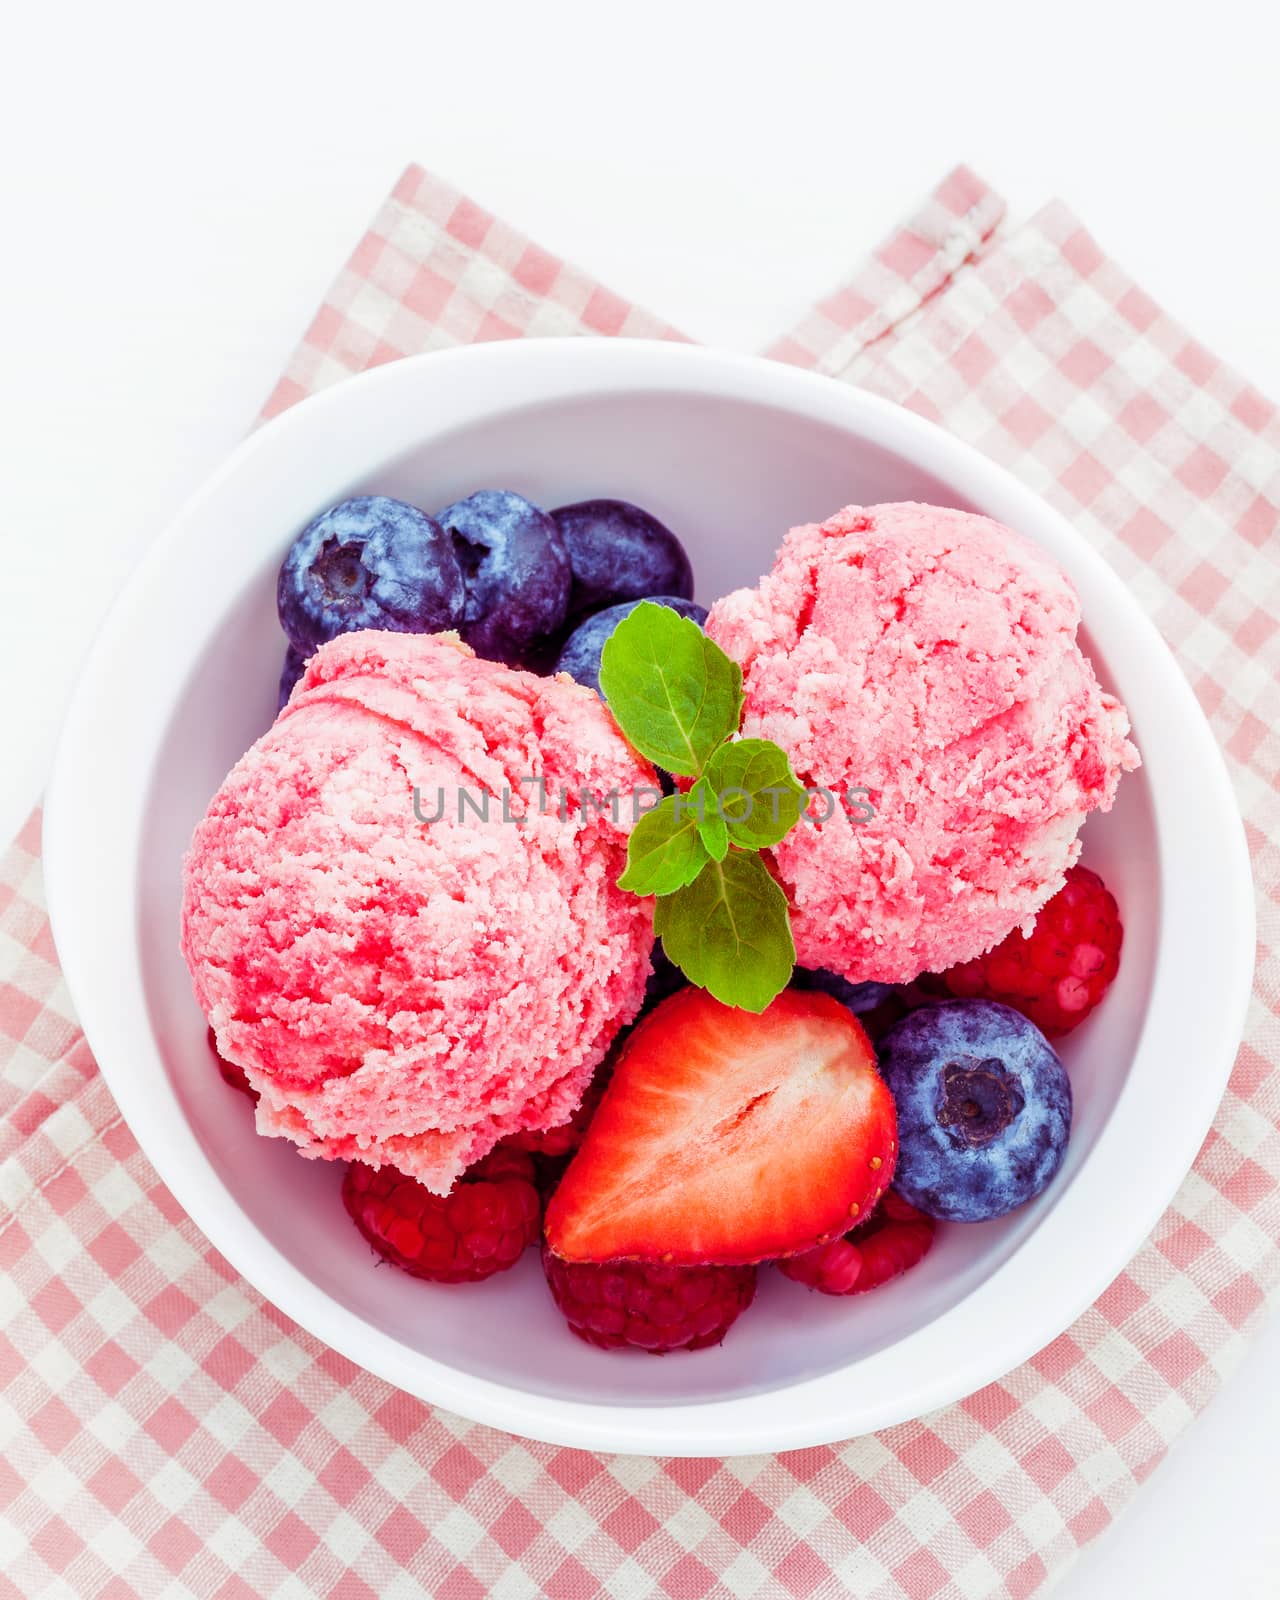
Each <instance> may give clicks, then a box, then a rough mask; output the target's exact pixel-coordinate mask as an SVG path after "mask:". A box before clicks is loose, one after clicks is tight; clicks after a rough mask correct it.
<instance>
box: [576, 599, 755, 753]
mask: <svg viewBox="0 0 1280 1600" xmlns="http://www.w3.org/2000/svg"><path fill="white" fill-rule="evenodd" d="M600 687H601V689H602V690H603V692H604V697H605V700H606V701H607V703H608V706H609V710H610V711H611V712H612V713H613V715H614V717H615V718H616V719H617V722H618V726H619V727H620V728H621V729H622V731H623V733H624V734H626V736H627V738H628V739H629V740H630V741H631V743H632V744H633V745H634V746H635V747H636V749H637V750H639V751H640V753H641V755H645V756H648V758H649V760H650V761H653V762H656V763H657V765H658V766H660V767H665V768H666V770H667V771H668V772H674V773H677V774H678V775H680V776H681V777H686V778H696V777H698V775H699V774H700V773H701V771H702V769H703V767H704V766H705V765H706V761H707V757H708V756H709V755H710V754H711V752H712V751H713V750H714V749H715V748H716V746H717V745H718V744H719V743H720V742H721V741H722V740H723V739H725V738H726V737H727V736H728V735H729V734H731V733H736V732H737V731H738V723H739V721H740V720H741V718H742V669H741V668H740V667H739V666H738V664H737V662H736V661H731V660H730V659H729V657H728V656H727V655H725V653H724V651H723V650H721V648H720V646H719V645H717V644H713V643H712V641H711V640H710V639H708V638H707V636H706V634H705V633H703V631H702V629H701V628H700V627H699V626H698V624H697V623H696V622H691V621H690V620H689V618H688V617H681V616H677V615H676V613H675V612H674V611H669V610H668V609H667V607H666V606H655V605H654V604H653V603H652V602H651V601H648V600H642V601H641V602H640V604H639V605H638V606H637V607H636V608H635V610H634V611H632V612H631V613H630V614H629V615H628V616H625V617H623V619H622V621H621V622H620V623H619V624H618V626H617V627H616V628H615V629H614V630H613V632H612V633H611V634H610V635H609V638H608V639H607V640H606V642H605V647H604V652H603V655H602V657H601V662H600Z"/></svg>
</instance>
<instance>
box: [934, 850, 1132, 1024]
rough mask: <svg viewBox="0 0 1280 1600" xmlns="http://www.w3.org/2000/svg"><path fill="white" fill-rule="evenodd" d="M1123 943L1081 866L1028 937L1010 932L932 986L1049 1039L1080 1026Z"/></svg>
mask: <svg viewBox="0 0 1280 1600" xmlns="http://www.w3.org/2000/svg"><path fill="white" fill-rule="evenodd" d="M1123 937H1124V929H1123V928H1122V927H1121V925H1120V911H1119V908H1118V907H1117V905H1116V902H1115V897H1114V896H1113V895H1112V893H1111V891H1110V890H1109V889H1108V888H1107V886H1106V884H1104V883H1103V881H1102V879H1101V878H1100V877H1099V876H1098V874H1097V873H1096V872H1090V871H1089V869H1088V867H1072V868H1071V870H1070V871H1069V872H1068V873H1067V881H1066V883H1065V884H1064V886H1063V887H1062V888H1061V889H1059V890H1058V892H1057V894H1055V895H1054V897H1053V899H1052V900H1050V901H1049V903H1048V904H1047V905H1046V906H1044V907H1043V908H1042V909H1041V911H1040V914H1039V915H1038V916H1037V917H1036V920H1035V926H1034V927H1033V928H1032V930H1031V934H1030V937H1029V938H1025V939H1024V938H1023V936H1022V934H1021V932H1020V931H1019V930H1018V929H1017V928H1015V929H1014V930H1013V932H1012V933H1011V934H1010V935H1009V937H1008V938H1007V939H1004V940H1002V941H1001V942H1000V943H999V944H998V945H996V947H995V949H994V950H988V951H987V953H986V955H984V956H978V957H977V958H976V959H975V960H973V961H962V962H961V963H960V964H959V965H958V966H955V967H950V968H948V970H947V971H946V972H943V973H940V974H939V975H938V982H939V983H940V984H941V985H942V987H943V988H945V989H946V991H947V992H948V993H950V994H953V995H956V996H957V997H958V998H960V999H962V1000H971V999H982V1000H998V1001H1000V1002H1001V1003H1002V1004H1004V1005H1006V1006H1012V1007H1013V1009H1014V1010H1015V1011H1021V1013H1022V1014H1023V1016H1024V1017H1029V1018H1030V1019H1031V1021H1032V1022H1034V1023H1035V1025H1036V1027H1037V1028H1039V1029H1040V1031H1041V1033H1043V1034H1045V1035H1046V1036H1047V1037H1048V1038H1050V1039H1053V1038H1057V1037H1060V1036H1061V1035H1062V1034H1064V1033H1070V1031H1071V1029H1072V1028H1074V1027H1077V1026H1078V1025H1079V1024H1080V1023H1082V1022H1083V1021H1084V1019H1085V1018H1086V1017H1087V1016H1088V1015H1089V1013H1090V1012H1091V1011H1092V1010H1093V1008H1094V1007H1095V1006H1096V1005H1097V1004H1098V1002H1099V1001H1100V1000H1101V999H1102V997H1103V995H1104V994H1106V992H1107V990H1108V989H1109V988H1110V986H1111V981H1112V979H1113V978H1114V977H1115V975H1116V972H1117V970H1118V969H1119V966H1120V943H1121V940H1122V939H1123Z"/></svg>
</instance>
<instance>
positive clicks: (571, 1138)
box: [500, 1058, 613, 1160]
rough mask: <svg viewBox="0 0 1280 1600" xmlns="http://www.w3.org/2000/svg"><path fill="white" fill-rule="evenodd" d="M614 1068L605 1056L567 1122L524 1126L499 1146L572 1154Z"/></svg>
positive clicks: (532, 1152) (538, 1153)
mask: <svg viewBox="0 0 1280 1600" xmlns="http://www.w3.org/2000/svg"><path fill="white" fill-rule="evenodd" d="M612 1071H613V1066H612V1061H611V1060H609V1059H608V1058H606V1060H605V1063H604V1065H603V1066H602V1067H601V1069H600V1071H598V1072H597V1073H596V1075H595V1077H594V1078H592V1080H591V1082H590V1083H589V1084H588V1085H587V1087H586V1089H585V1090H584V1092H583V1096H582V1100H581V1101H580V1103H579V1104H578V1106H577V1108H576V1109H575V1111H574V1113H573V1115H572V1116H571V1117H570V1118H569V1120H568V1122H560V1123H557V1124H556V1126H555V1127H554V1128H525V1129H522V1130H521V1132H519V1133H509V1134H508V1135H507V1137H506V1138H505V1139H504V1140H503V1141H502V1145H501V1147H500V1148H503V1149H507V1150H527V1151H528V1152H529V1154H530V1155H534V1156H547V1157H548V1158H549V1159H551V1160H557V1159H558V1158H559V1157H561V1156H571V1155H572V1154H573V1152H574V1151H575V1150H576V1149H577V1148H578V1146H579V1145H580V1144H581V1143H582V1136H583V1134H584V1133H585V1132H586V1131H587V1124H588V1123H589V1122H590V1121H591V1119H592V1117H594V1116H595V1114H596V1107H597V1106H598V1105H599V1104H600V1101H601V1099H602V1098H603V1095H604V1092H605V1090H606V1089H607V1088H608V1086H609V1079H610V1077H611V1076H612Z"/></svg>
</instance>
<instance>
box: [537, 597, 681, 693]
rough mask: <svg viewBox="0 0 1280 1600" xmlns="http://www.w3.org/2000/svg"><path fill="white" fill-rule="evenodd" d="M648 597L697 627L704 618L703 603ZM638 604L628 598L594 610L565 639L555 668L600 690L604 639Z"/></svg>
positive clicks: (673, 598)
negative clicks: (619, 602) (593, 612)
mask: <svg viewBox="0 0 1280 1600" xmlns="http://www.w3.org/2000/svg"><path fill="white" fill-rule="evenodd" d="M647 598H648V599H649V600H650V601H651V603H652V604H653V605H655V606H666V608H667V609H668V611H678V612H679V614H680V615H681V616H682V617H688V618H690V619H691V620H692V621H693V622H696V623H697V624H698V626H699V627H701V626H702V624H703V623H704V622H705V621H706V620H707V613H706V611H705V610H704V609H703V607H702V606H700V605H695V604H694V602H693V601H692V600H681V599H677V598H676V597H675V596H674V595H669V594H658V595H650V596H648V597H647ZM639 604H640V602H639V600H628V601H626V602H625V603H624V604H623V605H620V606H610V607H609V609H608V610H607V611H597V612H596V614H595V615H594V616H592V617H588V618H587V620H586V621H585V622H580V623H579V624H578V626H577V627H576V628H575V629H574V630H573V632H572V633H571V634H570V635H569V637H568V638H567V639H566V640H565V642H564V646H563V648H562V649H561V651H560V658H559V660H558V661H557V662H556V665H555V670H556V671H557V672H567V673H568V674H569V676H570V677H571V678H574V679H576V680H577V681H578V682H579V683H582V684H585V685H586V686H587V688H588V689H594V690H595V692H596V693H597V694H599V693H600V657H601V655H602V653H603V651H604V647H605V641H606V640H607V639H608V637H609V635H610V634H611V633H612V632H613V630H614V629H615V628H616V627H617V626H618V624H619V623H620V622H621V621H622V619H623V617H625V616H629V615H630V613H631V612H633V611H634V610H635V608H636V607H637V606H638V605H639Z"/></svg>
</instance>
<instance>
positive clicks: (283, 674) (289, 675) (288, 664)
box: [276, 645, 307, 716]
mask: <svg viewBox="0 0 1280 1600" xmlns="http://www.w3.org/2000/svg"><path fill="white" fill-rule="evenodd" d="M306 667H307V658H306V656H304V655H303V653H302V651H301V650H295V649H294V648H293V646H292V645H290V646H289V648H288V649H287V650H286V651H285V653H284V666H282V667H281V668H280V692H279V695H278V697H277V699H276V716H279V715H280V713H281V712H282V711H283V710H284V708H285V706H286V704H287V703H288V700H289V696H290V695H291V694H292V693H293V686H294V684H295V683H297V681H298V679H299V678H300V677H301V676H302V674H303V673H304V672H305V671H306Z"/></svg>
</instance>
